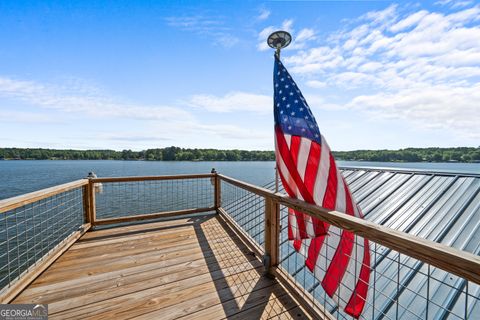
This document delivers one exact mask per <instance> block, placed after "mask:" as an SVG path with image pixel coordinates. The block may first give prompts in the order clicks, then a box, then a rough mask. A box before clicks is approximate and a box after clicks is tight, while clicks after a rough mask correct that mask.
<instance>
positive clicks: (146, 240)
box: [13, 215, 303, 319]
mask: <svg viewBox="0 0 480 320" xmlns="http://www.w3.org/2000/svg"><path fill="white" fill-rule="evenodd" d="M96 233H98V234H96ZM250 252H251V250H250V249H249V248H248V247H247V246H246V245H245V244H244V243H243V242H242V241H240V240H239V239H238V237H237V236H236V233H235V232H233V231H232V230H231V229H230V228H229V227H228V225H227V224H226V223H225V222H224V221H223V220H222V218H221V217H220V216H219V215H205V216H200V217H192V218H182V219H178V220H170V221H160V222H154V223H151V224H140V225H132V226H122V227H118V228H110V229H106V230H98V231H91V232H89V233H87V234H86V235H85V236H84V237H82V239H80V240H79V241H78V242H76V243H75V244H74V245H73V246H72V247H71V249H70V250H68V251H67V252H66V253H65V254H63V255H62V256H61V257H60V258H59V259H57V261H56V262H55V263H53V264H52V265H51V266H50V268H48V269H47V270H45V272H43V274H42V275H41V276H40V277H38V278H37V279H36V280H35V281H34V282H33V283H32V284H31V285H30V286H29V287H28V288H27V289H26V290H24V291H23V292H22V293H21V294H20V295H19V296H18V297H17V298H16V299H15V300H14V301H13V302H14V303H48V304H49V317H50V318H51V319H67V318H68V319H108V318H115V319H129V318H139V319H174V318H180V317H185V318H193V319H201V318H203V319H205V318H209V319H222V318H226V317H232V316H236V317H238V318H239V319H246V318H245V317H243V316H242V314H244V315H245V316H248V318H252V317H253V318H259V319H260V318H265V319H266V318H270V317H272V318H273V317H277V316H279V315H287V314H290V313H289V310H296V308H297V303H296V301H295V300H293V299H292V298H291V297H290V295H289V294H288V292H287V291H285V289H284V287H283V286H281V285H280V284H278V283H277V282H276V281H275V280H272V279H269V278H266V277H264V276H263V275H262V269H263V268H262V263H261V261H260V260H259V259H258V257H256V256H255V255H252V254H250ZM296 312H300V313H299V314H301V313H302V312H303V311H301V310H300V311H299V310H296Z"/></svg>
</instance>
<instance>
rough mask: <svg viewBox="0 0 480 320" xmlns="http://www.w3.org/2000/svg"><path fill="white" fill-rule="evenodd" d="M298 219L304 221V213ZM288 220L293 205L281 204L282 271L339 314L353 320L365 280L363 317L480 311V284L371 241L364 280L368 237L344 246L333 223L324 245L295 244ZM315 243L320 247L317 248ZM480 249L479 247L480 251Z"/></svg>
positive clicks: (447, 315) (439, 316)
mask: <svg viewBox="0 0 480 320" xmlns="http://www.w3.org/2000/svg"><path fill="white" fill-rule="evenodd" d="M295 218H296V219H297V220H298V219H299V216H298V215H296V216H295ZM288 219H289V217H288V209H287V208H286V207H284V206H281V221H282V222H281V224H282V226H283V228H282V231H281V234H280V266H279V270H280V271H281V272H284V273H286V274H288V275H290V276H292V277H293V279H294V281H295V283H296V285H297V286H298V287H300V288H301V289H303V291H304V293H305V296H304V298H305V299H306V300H309V299H310V300H311V303H312V304H314V305H317V306H320V307H321V308H323V307H325V308H326V309H327V311H329V312H330V313H331V314H332V315H333V316H334V317H336V318H338V319H351V316H350V315H348V314H347V313H346V312H345V307H346V306H347V305H348V304H349V301H350V299H352V297H354V295H353V292H354V289H355V288H356V286H358V284H359V283H362V282H363V283H364V284H367V285H368V294H367V298H366V300H365V307H364V309H363V313H362V314H361V316H360V319H470V318H471V316H472V315H475V316H478V313H476V314H475V312H478V310H479V308H480V296H479V286H478V285H476V284H474V283H472V282H469V281H467V280H465V279H463V278H461V277H458V276H456V275H454V274H452V273H449V272H447V271H444V270H442V269H439V268H437V267H434V266H431V265H430V264H428V263H425V262H422V261H420V260H417V259H415V258H412V257H410V256H408V255H405V254H402V253H399V252H397V251H395V250H391V249H389V248H386V247H384V246H382V245H380V244H378V243H375V242H374V241H369V252H370V268H369V272H368V273H369V279H370V280H369V281H368V282H365V281H362V280H361V279H360V272H361V270H362V267H364V266H366V264H365V260H364V253H365V251H366V250H365V249H366V247H364V245H363V243H364V242H363V238H361V237H358V236H354V238H353V239H354V240H352V242H351V243H352V247H351V249H346V250H340V249H339V248H340V247H341V245H343V246H345V243H347V242H348V240H346V239H347V237H346V234H345V232H344V230H342V229H339V228H337V227H334V226H329V229H328V234H327V235H326V236H325V237H323V240H322V241H321V242H320V246H319V247H318V244H317V243H315V244H314V243H313V242H312V241H311V240H310V239H304V240H301V241H298V242H297V243H296V244H295V247H294V243H293V241H291V240H289V239H288V231H287V227H286V226H287V223H288V221H287V220H288ZM290 219H291V218H290ZM310 219H311V218H310V217H308V216H304V221H303V222H304V223H305V225H308V224H309V223H311V220H310ZM299 224H301V222H298V221H297V222H296V224H292V225H291V228H292V230H291V231H290V232H293V234H295V232H296V231H297V230H296V229H295V228H296V225H299ZM307 228H308V227H307ZM315 245H317V247H316V249H315V250H312V247H314V246H315ZM314 252H315V253H314ZM479 253H480V251H479V248H477V250H476V251H475V254H477V255H478V254H479ZM341 257H343V258H344V259H342V258H341ZM307 258H308V259H313V261H314V267H313V269H312V270H310V269H309V268H308V267H307V266H306V263H305V261H306V259H307ZM452 263H454V262H452ZM366 270H368V269H366ZM335 274H337V275H338V274H340V276H335ZM339 279H340V281H339ZM332 283H334V284H336V285H334V288H336V289H333V290H332V287H331V286H332ZM327 292H329V293H330V294H327ZM357 299H358V297H357ZM474 318H475V317H474Z"/></svg>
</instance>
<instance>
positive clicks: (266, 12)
mask: <svg viewBox="0 0 480 320" xmlns="http://www.w3.org/2000/svg"><path fill="white" fill-rule="evenodd" d="M268 17H270V10H267V9H265V8H262V9H261V10H260V13H259V15H258V17H257V20H266V19H268Z"/></svg>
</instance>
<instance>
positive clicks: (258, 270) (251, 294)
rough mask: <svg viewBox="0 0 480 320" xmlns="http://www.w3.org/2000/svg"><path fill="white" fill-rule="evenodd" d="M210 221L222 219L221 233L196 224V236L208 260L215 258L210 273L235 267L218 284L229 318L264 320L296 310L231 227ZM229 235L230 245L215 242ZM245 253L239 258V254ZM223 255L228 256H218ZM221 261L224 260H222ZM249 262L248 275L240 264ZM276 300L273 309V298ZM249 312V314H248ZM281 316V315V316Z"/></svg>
mask: <svg viewBox="0 0 480 320" xmlns="http://www.w3.org/2000/svg"><path fill="white" fill-rule="evenodd" d="M210 219H218V220H219V221H220V225H221V229H220V228H218V229H212V228H202V224H203V223H205V221H200V223H199V224H195V227H194V228H195V234H196V236H197V239H198V240H199V241H198V242H199V244H200V247H201V249H202V252H203V254H204V256H205V258H207V257H213V259H211V260H209V261H210V263H209V264H208V268H209V269H210V272H211V273H213V272H216V271H218V270H223V269H225V268H226V267H231V265H232V263H233V265H234V266H235V265H236V267H234V268H233V271H230V272H229V273H228V274H224V275H223V276H221V277H219V278H216V279H215V281H214V284H215V287H216V290H217V294H218V297H219V299H220V301H221V304H222V307H223V312H224V315H225V317H227V318H229V319H236V318H237V317H240V314H241V317H245V315H246V314H248V318H249V319H260V318H262V317H267V318H268V317H273V316H276V315H278V314H279V313H280V312H284V310H287V312H289V311H290V310H291V309H293V308H294V307H295V306H296V302H295V301H294V300H293V299H292V298H291V297H290V296H288V294H287V291H286V290H285V289H284V288H283V287H281V286H280V285H279V284H278V282H277V281H276V280H275V279H272V278H271V277H268V276H266V274H265V271H264V269H263V267H262V266H261V263H260V259H259V257H258V256H257V255H256V254H255V253H254V252H252V251H251V250H250V249H249V248H248V247H247V246H246V245H245V244H244V243H243V242H242V241H241V239H239V238H238V237H237V235H236V234H235V233H233V232H231V230H229V227H228V225H227V224H226V223H225V222H224V221H222V219H221V218H218V217H217V216H212V217H211V218H210ZM222 232H227V234H228V238H229V239H228V240H227V241H218V240H214V241H211V240H209V239H212V238H214V237H215V234H216V233H222ZM237 252H241V253H242V254H241V256H240V257H239V256H238V255H237V254H236V253H237ZM219 253H225V254H223V255H218V254H219ZM217 257H220V258H221V260H219V259H218V258H217ZM244 260H245V261H247V262H248V264H249V265H250V266H247V268H252V271H251V272H245V264H238V262H239V261H242V262H243V261H244ZM272 295H274V296H275V300H274V303H273V305H272V302H271V301H272V300H271V296H272ZM247 310H248V312H247V313H245V312H246V311H247ZM295 311H296V313H294V314H293V313H292V316H297V317H304V318H305V317H307V316H306V315H305V314H303V313H302V312H301V311H298V310H295ZM277 313H278V314H277Z"/></svg>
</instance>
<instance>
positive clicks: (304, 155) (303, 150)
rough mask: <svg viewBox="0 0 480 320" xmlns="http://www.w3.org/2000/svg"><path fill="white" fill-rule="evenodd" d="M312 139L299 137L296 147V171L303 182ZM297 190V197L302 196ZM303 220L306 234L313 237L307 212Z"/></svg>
mask: <svg viewBox="0 0 480 320" xmlns="http://www.w3.org/2000/svg"><path fill="white" fill-rule="evenodd" d="M311 145H312V141H311V140H310V139H307V138H303V137H302V138H301V140H300V147H299V148H298V157H297V171H298V173H299V174H300V177H301V178H302V181H303V182H305V171H306V169H307V163H308V155H309V154H310V147H311ZM299 193H300V192H297V197H298V198H300V199H301V198H302V196H301V195H300V194H299ZM303 217H304V220H305V228H306V229H307V234H308V236H309V237H315V230H314V229H313V223H312V217H310V216H309V215H307V214H304V215H303Z"/></svg>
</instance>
